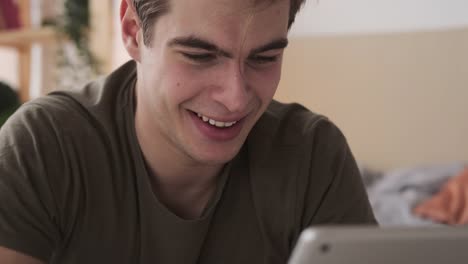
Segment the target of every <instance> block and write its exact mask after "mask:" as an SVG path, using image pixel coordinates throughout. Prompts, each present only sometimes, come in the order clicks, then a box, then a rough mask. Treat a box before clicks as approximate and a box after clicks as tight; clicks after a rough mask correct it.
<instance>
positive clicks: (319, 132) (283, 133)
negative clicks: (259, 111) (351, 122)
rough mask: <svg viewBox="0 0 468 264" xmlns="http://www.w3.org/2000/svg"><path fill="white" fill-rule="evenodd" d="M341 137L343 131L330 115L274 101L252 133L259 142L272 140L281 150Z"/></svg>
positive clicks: (301, 106)
mask: <svg viewBox="0 0 468 264" xmlns="http://www.w3.org/2000/svg"><path fill="white" fill-rule="evenodd" d="M337 134H338V135H339V134H341V132H340V131H339V129H338V128H337V127H336V125H335V124H334V123H333V122H332V121H330V120H329V119H328V118H327V117H326V116H324V115H321V114H318V113H315V112H313V111H311V110H309V109H307V108H306V107H304V106H303V105H300V104H298V103H288V104H285V103H280V102H278V101H272V102H271V104H270V105H269V106H268V108H267V110H266V111H265V113H264V114H263V116H262V117H261V118H260V119H259V121H258V122H257V124H256V126H255V127H254V129H253V130H252V134H251V137H255V138H256V141H269V143H268V142H265V143H266V144H270V145H271V144H272V145H274V146H276V147H279V148H291V147H298V146H304V144H310V143H312V139H313V138H315V137H321V138H322V140H325V138H324V137H326V136H327V135H330V136H333V135H337Z"/></svg>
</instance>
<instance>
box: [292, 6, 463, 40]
mask: <svg viewBox="0 0 468 264" xmlns="http://www.w3.org/2000/svg"><path fill="white" fill-rule="evenodd" d="M306 1H307V2H306V4H305V6H304V8H303V9H302V10H301V11H300V13H299V14H298V16H297V19H296V23H295V25H294V26H293V28H292V31H291V34H292V36H304V35H317V34H335V33H339V34H349V33H375V32H379V33H380V32H405V31H423V30H434V29H447V28H457V27H463V26H468V1H467V0H306ZM317 2H318V3H317Z"/></svg>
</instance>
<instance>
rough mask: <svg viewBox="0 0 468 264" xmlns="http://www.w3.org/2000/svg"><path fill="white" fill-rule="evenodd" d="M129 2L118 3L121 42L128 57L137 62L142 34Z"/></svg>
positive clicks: (126, 0)
mask: <svg viewBox="0 0 468 264" xmlns="http://www.w3.org/2000/svg"><path fill="white" fill-rule="evenodd" d="M130 1H131V0H122V1H121V3H120V23H121V30H122V41H123V44H124V46H125V49H126V50H127V52H128V54H129V55H130V57H131V58H132V59H134V60H135V61H137V62H139V61H140V48H141V46H142V45H144V44H143V40H142V39H141V36H140V35H141V33H142V32H141V27H140V19H139V18H138V15H137V13H136V11H135V8H134V7H133V5H132V3H131V2H130Z"/></svg>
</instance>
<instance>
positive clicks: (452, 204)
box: [413, 167, 468, 225]
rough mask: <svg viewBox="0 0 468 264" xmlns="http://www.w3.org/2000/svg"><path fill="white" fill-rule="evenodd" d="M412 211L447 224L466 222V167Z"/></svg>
mask: <svg viewBox="0 0 468 264" xmlns="http://www.w3.org/2000/svg"><path fill="white" fill-rule="evenodd" d="M413 213H415V214H416V215H419V216H421V217H425V218H429V219H431V220H433V221H436V222H441V223H445V224H449V225H465V224H468V167H466V168H465V169H464V170H463V171H462V172H461V173H460V174H459V175H457V176H455V177H454V178H452V179H450V180H449V181H448V182H447V183H446V184H445V185H444V186H443V187H442V188H441V190H440V191H439V192H438V193H437V194H436V195H434V196H433V197H431V198H430V199H428V200H426V201H424V202H422V203H421V204H419V205H418V206H417V207H416V208H414V210H413Z"/></svg>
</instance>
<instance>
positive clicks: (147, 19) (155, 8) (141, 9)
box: [132, 0, 305, 46]
mask: <svg viewBox="0 0 468 264" xmlns="http://www.w3.org/2000/svg"><path fill="white" fill-rule="evenodd" d="M169 1H170V0H132V3H133V6H134V7H135V10H136V12H137V14H138V17H139V19H140V21H141V26H142V27H143V41H144V43H145V45H147V46H148V45H150V44H151V39H152V34H151V32H152V26H153V24H154V23H155V22H156V20H157V18H158V17H160V16H162V15H164V14H165V13H167V12H168V11H169ZM234 1H235V0H234ZM257 1H258V0H257ZM268 1H270V2H275V1H277V0H268ZM289 1H290V9H289V22H288V28H289V27H291V25H292V24H293V23H294V19H295V18H296V14H297V12H298V11H299V9H300V8H301V6H302V4H303V3H304V2H305V0H289Z"/></svg>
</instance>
